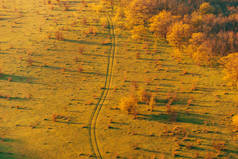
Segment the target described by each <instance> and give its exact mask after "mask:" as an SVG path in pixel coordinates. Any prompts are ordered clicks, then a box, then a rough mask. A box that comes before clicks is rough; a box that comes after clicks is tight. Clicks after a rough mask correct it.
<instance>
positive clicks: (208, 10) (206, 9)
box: [199, 2, 215, 14]
mask: <svg viewBox="0 0 238 159" xmlns="http://www.w3.org/2000/svg"><path fill="white" fill-rule="evenodd" d="M214 11H215V8H214V7H213V6H211V5H210V3H209V2H204V3H202V4H201V5H200V7H199V13H201V14H212V13H214Z"/></svg>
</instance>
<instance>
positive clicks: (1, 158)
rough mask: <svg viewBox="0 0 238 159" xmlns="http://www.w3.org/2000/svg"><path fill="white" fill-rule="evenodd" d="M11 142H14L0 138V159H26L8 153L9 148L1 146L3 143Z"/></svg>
mask: <svg viewBox="0 0 238 159" xmlns="http://www.w3.org/2000/svg"><path fill="white" fill-rule="evenodd" d="M11 142H15V140H13V139H9V138H0V143H1V144H0V159H26V157H24V156H23V155H19V154H14V153H12V152H9V150H10V149H11V147H8V146H5V145H3V143H11Z"/></svg>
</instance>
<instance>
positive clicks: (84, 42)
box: [63, 39, 101, 45]
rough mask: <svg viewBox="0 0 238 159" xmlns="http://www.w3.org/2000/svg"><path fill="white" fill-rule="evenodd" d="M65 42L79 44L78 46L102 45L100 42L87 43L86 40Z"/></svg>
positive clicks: (66, 40)
mask: <svg viewBox="0 0 238 159" xmlns="http://www.w3.org/2000/svg"><path fill="white" fill-rule="evenodd" d="M63 41H65V42H71V43H77V44H86V45H101V44H100V43H98V42H95V41H85V40H70V39H64V40H63Z"/></svg>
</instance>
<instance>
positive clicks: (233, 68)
mask: <svg viewBox="0 0 238 159" xmlns="http://www.w3.org/2000/svg"><path fill="white" fill-rule="evenodd" d="M221 63H222V64H223V65H224V73H225V76H224V79H225V80H226V81H227V82H228V84H229V85H232V86H233V87H235V88H238V52H236V53H232V54H229V55H227V56H225V57H222V58H221Z"/></svg>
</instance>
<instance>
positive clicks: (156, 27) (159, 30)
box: [149, 10, 175, 38]
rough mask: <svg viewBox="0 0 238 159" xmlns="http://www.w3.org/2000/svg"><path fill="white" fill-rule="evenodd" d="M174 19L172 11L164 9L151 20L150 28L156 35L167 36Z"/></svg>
mask: <svg viewBox="0 0 238 159" xmlns="http://www.w3.org/2000/svg"><path fill="white" fill-rule="evenodd" d="M174 20H175V16H173V15H172V14H171V12H169V11H166V10H163V11H161V12H159V14H157V15H155V16H153V17H152V18H151V19H150V20H149V22H150V26H149V30H150V31H151V32H153V33H154V35H155V36H156V37H162V38H166V34H167V32H168V28H169V26H170V25H171V23H172V22H173V21H174Z"/></svg>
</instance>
